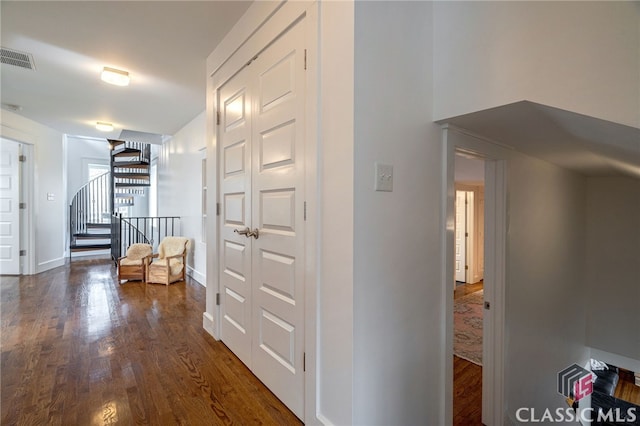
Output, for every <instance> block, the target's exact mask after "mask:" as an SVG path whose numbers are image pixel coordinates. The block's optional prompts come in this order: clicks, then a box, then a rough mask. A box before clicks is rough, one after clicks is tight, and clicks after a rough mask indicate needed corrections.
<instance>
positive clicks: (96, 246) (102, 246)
mask: <svg viewBox="0 0 640 426" xmlns="http://www.w3.org/2000/svg"><path fill="white" fill-rule="evenodd" d="M69 248H70V249H71V251H88V250H109V249H110V248H111V244H72V245H71V246H69Z"/></svg>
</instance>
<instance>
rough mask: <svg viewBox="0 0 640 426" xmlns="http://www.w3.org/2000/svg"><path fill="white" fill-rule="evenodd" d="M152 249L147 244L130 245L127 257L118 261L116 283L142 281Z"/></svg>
mask: <svg viewBox="0 0 640 426" xmlns="http://www.w3.org/2000/svg"><path fill="white" fill-rule="evenodd" d="M152 252H153V249H152V247H151V245H149V244H142V243H136V244H131V245H130V246H129V248H128V249H127V255H126V256H123V257H120V258H119V259H118V281H122V280H132V281H144V279H145V272H146V269H147V263H148V261H149V259H150V258H151V254H152Z"/></svg>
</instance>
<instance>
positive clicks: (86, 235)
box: [73, 232, 111, 240]
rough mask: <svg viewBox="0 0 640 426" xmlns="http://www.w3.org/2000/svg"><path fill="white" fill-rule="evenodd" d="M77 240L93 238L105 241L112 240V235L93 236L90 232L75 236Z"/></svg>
mask: <svg viewBox="0 0 640 426" xmlns="http://www.w3.org/2000/svg"><path fill="white" fill-rule="evenodd" d="M73 236H74V237H75V238H85V239H86V238H91V239H95V240H104V239H109V238H111V233H107V234H92V233H90V232H79V233H77V234H73Z"/></svg>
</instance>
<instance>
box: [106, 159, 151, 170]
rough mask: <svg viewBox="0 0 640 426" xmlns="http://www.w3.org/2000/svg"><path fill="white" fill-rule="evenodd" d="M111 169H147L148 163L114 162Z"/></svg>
mask: <svg viewBox="0 0 640 426" xmlns="http://www.w3.org/2000/svg"><path fill="white" fill-rule="evenodd" d="M113 167H114V168H118V167H126V168H129V169H145V168H146V169H148V168H149V163H148V162H146V161H114V162H113Z"/></svg>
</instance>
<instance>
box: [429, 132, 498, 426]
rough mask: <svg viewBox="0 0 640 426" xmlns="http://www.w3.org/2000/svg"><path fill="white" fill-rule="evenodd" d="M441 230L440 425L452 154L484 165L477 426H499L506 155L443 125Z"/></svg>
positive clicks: (447, 353)
mask: <svg viewBox="0 0 640 426" xmlns="http://www.w3.org/2000/svg"><path fill="white" fill-rule="evenodd" d="M443 143H444V150H443V156H444V158H443V163H444V166H445V168H444V174H443V177H444V179H443V188H442V197H443V213H442V214H443V226H442V238H441V245H442V250H443V251H444V253H445V255H444V262H443V264H442V268H443V270H442V276H443V278H444V281H443V288H444V289H445V291H444V295H443V299H444V300H443V304H444V306H446V310H445V330H446V331H445V335H444V336H443V340H442V344H443V361H442V362H443V368H442V371H443V373H442V374H443V375H444V377H443V380H444V381H443V383H444V389H443V398H444V401H442V403H443V405H444V412H443V419H442V423H443V424H452V422H453V292H452V291H450V288H451V283H452V282H453V279H454V268H453V266H454V260H455V259H454V250H453V247H454V233H453V230H454V229H453V228H454V226H453V225H454V220H455V178H454V168H455V167H454V166H455V153H456V151H463V152H468V153H471V154H473V155H476V156H478V157H481V158H483V159H484V160H485V209H486V214H485V230H486V232H485V250H484V251H485V286H484V288H485V291H484V298H485V301H487V302H489V303H491V309H490V310H485V311H484V321H483V322H484V330H483V368H482V387H483V389H482V395H483V399H482V400H483V402H482V422H483V423H484V424H486V425H488V426H492V425H500V424H502V423H503V419H504V326H505V324H504V319H505V316H504V311H505V307H504V304H505V292H504V287H505V268H506V230H507V204H506V190H507V187H506V160H507V159H508V155H509V152H508V151H507V150H505V149H504V148H503V147H501V146H499V145H497V144H493V143H491V142H490V141H488V140H487V139H484V138H478V137H477V136H476V135H471V134H470V132H466V131H464V130H460V129H457V128H454V127H453V126H449V125H447V124H445V125H443Z"/></svg>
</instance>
